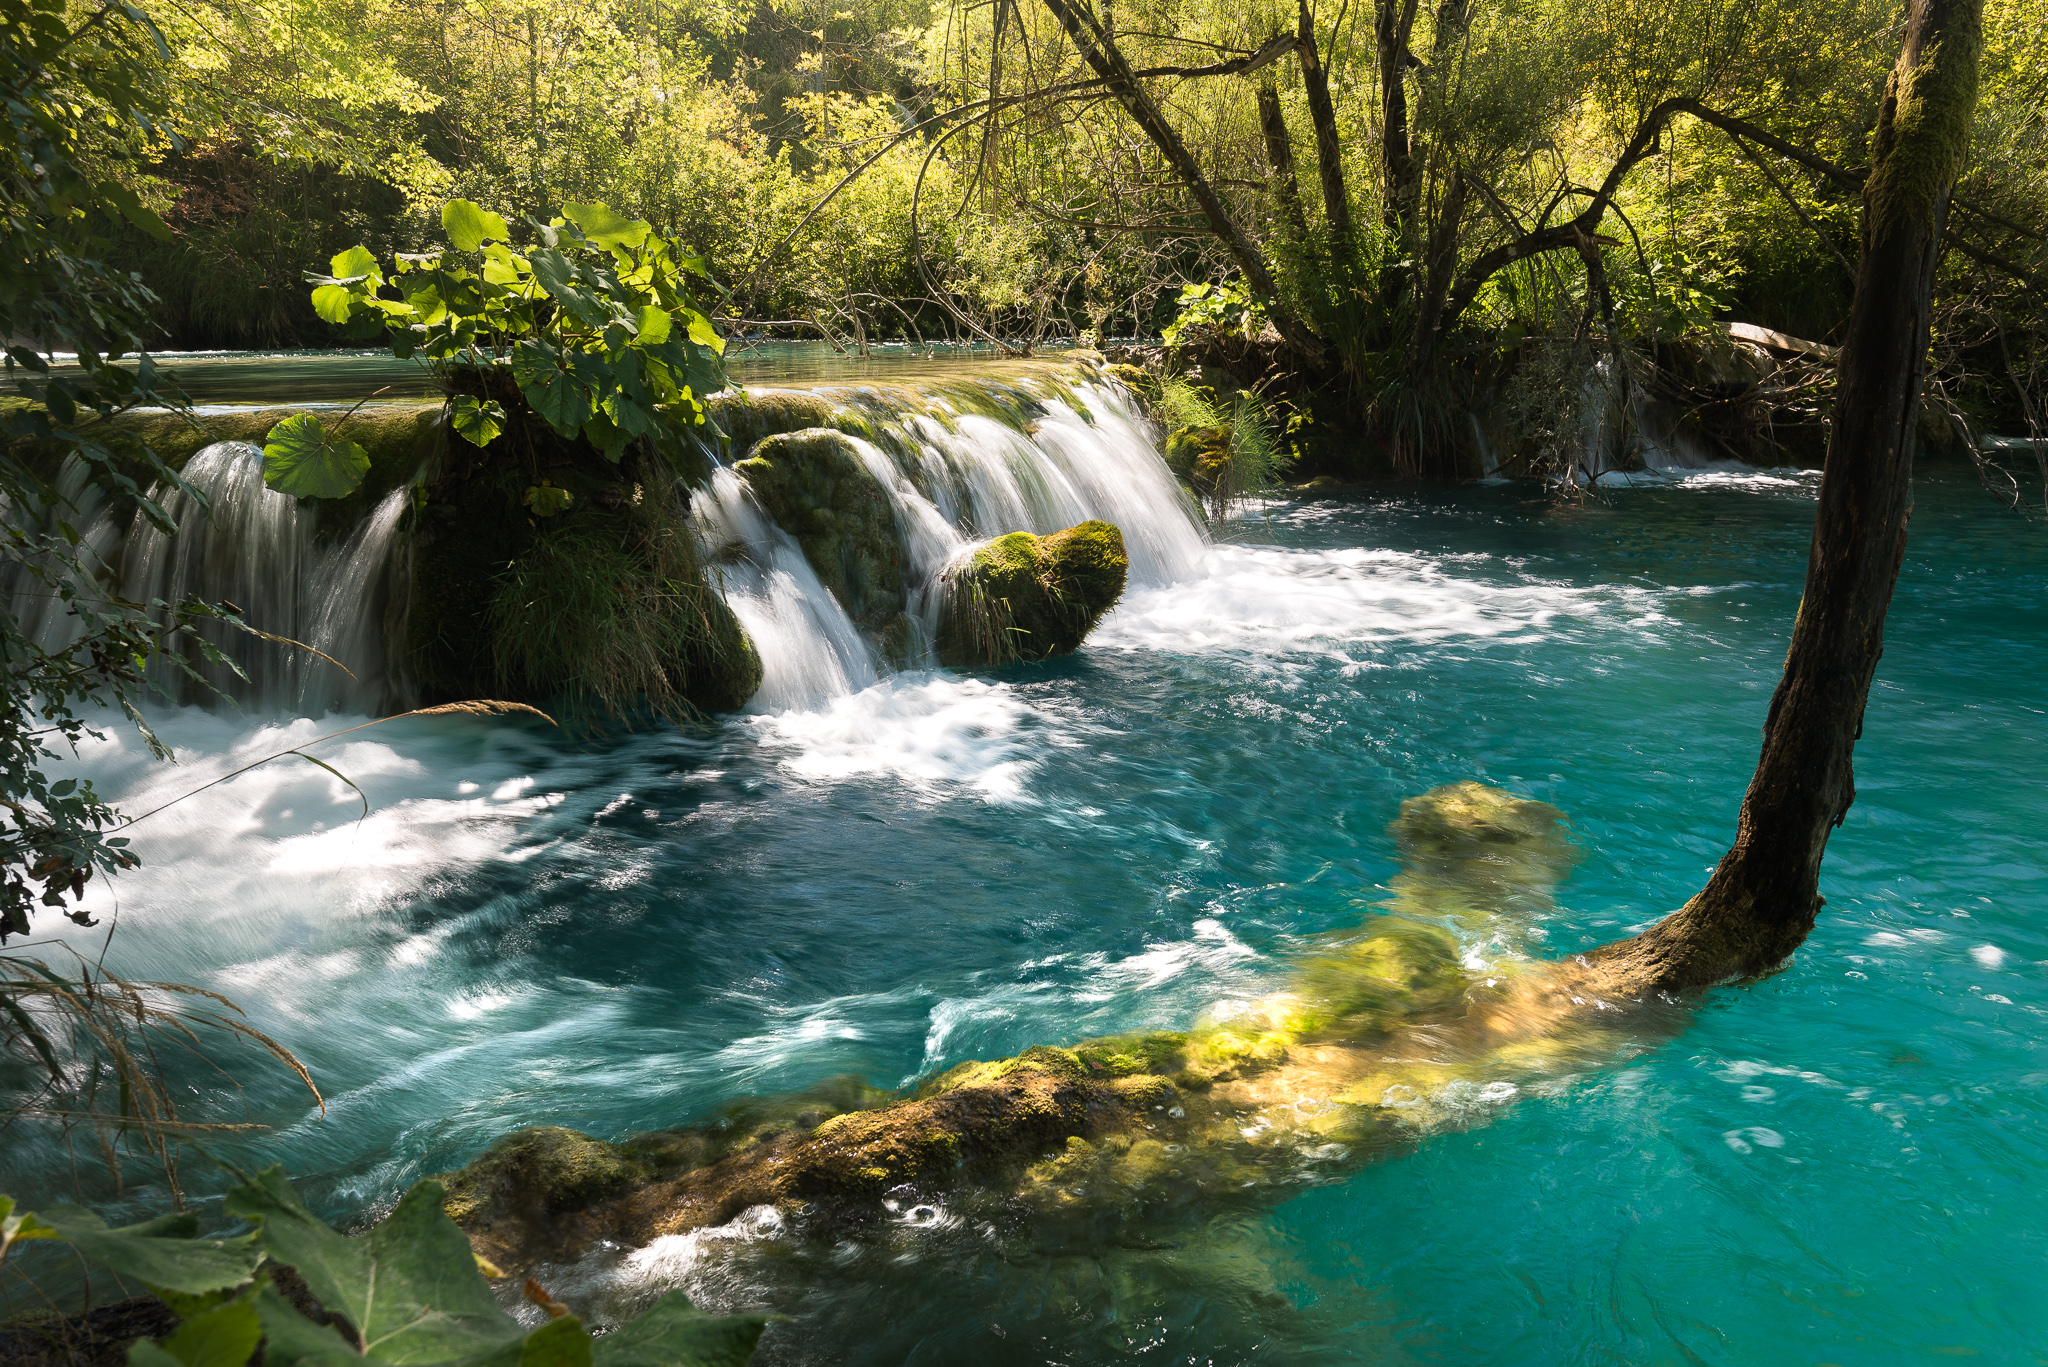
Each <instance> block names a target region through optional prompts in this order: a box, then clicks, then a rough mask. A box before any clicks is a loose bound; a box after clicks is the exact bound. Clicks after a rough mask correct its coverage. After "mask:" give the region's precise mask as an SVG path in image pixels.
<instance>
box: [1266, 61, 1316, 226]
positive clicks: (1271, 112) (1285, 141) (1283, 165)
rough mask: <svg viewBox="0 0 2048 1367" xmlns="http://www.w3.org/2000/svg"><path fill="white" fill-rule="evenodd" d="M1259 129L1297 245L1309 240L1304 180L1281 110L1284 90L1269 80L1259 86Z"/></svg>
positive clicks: (1275, 189) (1276, 194) (1284, 217)
mask: <svg viewBox="0 0 2048 1367" xmlns="http://www.w3.org/2000/svg"><path fill="white" fill-rule="evenodd" d="M1259 131H1260V132H1262V133H1263V134H1265V137H1266V162H1267V164H1268V165H1269V166H1271V167H1272V168H1273V195H1274V197H1275V198H1276V199H1278V200H1279V201H1280V217H1281V221H1282V222H1283V223H1285V224H1286V226H1287V231H1288V233H1289V234H1290V236H1291V238H1292V240H1293V242H1294V245H1295V246H1296V248H1299V247H1300V246H1301V244H1302V243H1303V242H1305V241H1307V240H1308V215H1307V214H1306V213H1304V212H1303V211H1302V207H1301V183H1300V181H1299V180H1298V179H1297V178H1296V176H1295V174H1294V141H1293V139H1292V138H1290V137H1288V135H1287V119H1286V116H1284V115H1283V114H1282V113H1281V112H1280V92H1279V91H1277V90H1275V89H1274V88H1273V85H1272V82H1270V81H1268V82H1266V83H1265V84H1263V85H1261V86H1260V87H1259Z"/></svg>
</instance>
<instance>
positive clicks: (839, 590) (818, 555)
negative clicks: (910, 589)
mask: <svg viewBox="0 0 2048 1367" xmlns="http://www.w3.org/2000/svg"><path fill="white" fill-rule="evenodd" d="M791 397H816V396H791ZM734 468H735V469H736V470H738V471H739V473H740V475H741V476H742V477H743V478H744V479H745V480H746V481H747V484H748V486H749V487H751V488H752V489H753V491H754V496H755V497H756V498H758V499H760V500H761V506H762V507H764V508H766V509H767V510H768V515H769V516H770V517H772V518H773V519H774V520H775V523H776V525H777V526H779V527H781V528H782V529H783V530H784V531H786V532H788V533H789V534H790V535H791V536H793V537H795V538H796V542H797V545H798V546H800V547H802V548H803V553H804V558H805V559H806V560H808V561H810V563H811V568H812V569H813V570H815V571H816V572H817V575H818V580H819V582H820V583H822V584H823V585H824V586H825V588H826V589H827V590H828V591H830V593H831V594H832V596H833V597H834V598H837V599H838V600H839V605H840V606H841V607H843V608H845V609H846V612H847V615H848V616H850V617H851V618H853V620H854V622H855V623H856V624H857V625H858V626H859V627H860V628H861V629H862V630H863V631H865V632H867V633H868V634H869V635H870V636H872V637H874V638H876V639H877V640H878V641H880V640H884V639H885V638H887V637H889V636H890V633H891V632H892V631H895V632H897V633H899V634H900V633H901V631H902V627H901V626H899V623H900V622H901V621H902V619H903V614H904V607H905V605H906V601H907V599H906V596H905V584H904V572H903V544H902V541H901V540H900V539H899V538H898V536H897V532H896V512H895V507H894V505H893V504H892V503H891V502H890V500H889V494H888V491H887V490H885V489H884V488H883V487H882V483H881V481H880V480H879V479H877V478H876V477H875V475H874V473H873V472H872V471H871V470H869V469H868V467H867V464H866V463H865V462H864V461H863V460H862V459H861V455H860V452H859V451H858V450H857V449H856V448H855V447H854V444H853V439H852V438H851V437H848V436H847V435H846V434H845V433H843V432H837V431H834V430H832V429H830V428H824V427H810V428H805V429H803V430H801V431H795V432H781V433H776V434H773V435H770V436H767V437H764V438H762V439H761V441H760V442H759V443H758V444H756V445H755V447H754V452H753V454H752V455H751V456H749V457H748V458H747V459H745V460H743V461H741V462H740V463H739V464H738V465H737V466H735V467H734Z"/></svg>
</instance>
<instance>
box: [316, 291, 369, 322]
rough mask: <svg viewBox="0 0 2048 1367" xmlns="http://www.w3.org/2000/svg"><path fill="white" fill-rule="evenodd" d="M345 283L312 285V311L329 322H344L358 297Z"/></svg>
mask: <svg viewBox="0 0 2048 1367" xmlns="http://www.w3.org/2000/svg"><path fill="white" fill-rule="evenodd" d="M360 297H361V296H359V295H358V294H357V293H356V292H355V291H354V290H352V289H350V288H349V287H348V286H347V285H315V286H314V287H313V312H315V313H317V314H319V315H320V317H321V318H323V319H325V320H326V321H327V322H330V323H346V322H347V321H348V317H349V314H350V313H352V312H353V311H354V309H355V302H356V300H357V299H358V298H360Z"/></svg>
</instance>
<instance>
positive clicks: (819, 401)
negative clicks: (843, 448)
mask: <svg viewBox="0 0 2048 1367" xmlns="http://www.w3.org/2000/svg"><path fill="white" fill-rule="evenodd" d="M707 407H708V408H709V409H710V413H711V420H712V421H713V422H715V423H717V424H718V425H719V427H720V428H722V429H724V431H725V434H726V435H727V436H728V437H729V438H731V440H732V450H733V454H734V455H747V454H752V452H753V449H754V447H755V446H756V445H757V444H759V442H760V441H761V440H762V439H763V438H764V437H773V436H778V435H780V434H782V433H785V432H801V431H804V430H805V429H807V428H814V427H830V426H831V425H832V415H833V410H834V408H835V405H834V404H833V402H832V400H830V399H828V398H826V397H825V396H824V395H823V394H819V393H816V392H814V391H812V390H808V389H743V390H735V391H733V392H732V393H729V394H719V395H717V396H715V397H713V398H712V399H711V400H710V401H709V403H708V404H707Z"/></svg>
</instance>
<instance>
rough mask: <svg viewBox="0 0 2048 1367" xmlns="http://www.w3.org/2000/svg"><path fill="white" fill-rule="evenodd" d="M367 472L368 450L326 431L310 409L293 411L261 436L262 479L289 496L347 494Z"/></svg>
mask: <svg viewBox="0 0 2048 1367" xmlns="http://www.w3.org/2000/svg"><path fill="white" fill-rule="evenodd" d="M369 473H370V453H369V452H368V451H365V450H364V449H363V448H362V447H361V446H359V445H357V444H356V443H355V442H352V441H337V440H335V439H334V438H333V437H331V436H330V435H328V432H327V429H326V427H324V426H323V425H321V422H320V419H318V418H316V417H314V416H313V415H312V414H311V413H295V414H293V415H292V416H291V417H289V418H286V419H285V420H284V421H283V422H281V423H279V424H278V425H277V426H275V427H273V428H271V429H270V435H269V436H267V437H265V438H264V439H263V482H264V483H265V484H268V485H269V486H270V487H271V488H273V489H275V490H277V491H278V492H279V493H281V494H290V495H291V496H292V497H293V498H347V497H348V496H349V495H350V494H352V493H354V492H355V491H356V490H357V489H359V488H361V487H362V483H363V476H364V475H367V474H369Z"/></svg>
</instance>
